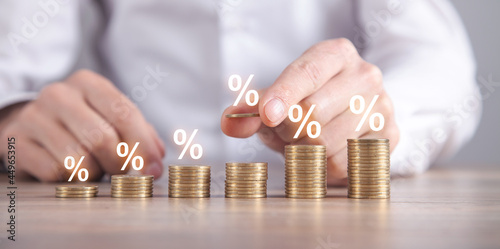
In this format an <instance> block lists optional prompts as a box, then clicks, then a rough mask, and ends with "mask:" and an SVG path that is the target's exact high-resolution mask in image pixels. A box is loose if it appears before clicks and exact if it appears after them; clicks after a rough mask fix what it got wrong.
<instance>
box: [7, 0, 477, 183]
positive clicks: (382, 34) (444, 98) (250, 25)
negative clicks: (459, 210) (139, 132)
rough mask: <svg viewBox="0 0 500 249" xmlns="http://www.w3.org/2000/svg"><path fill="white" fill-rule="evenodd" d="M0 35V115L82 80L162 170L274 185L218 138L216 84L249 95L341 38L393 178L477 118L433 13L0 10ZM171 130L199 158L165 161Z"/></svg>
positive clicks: (281, 7) (151, 0)
mask: <svg viewBox="0 0 500 249" xmlns="http://www.w3.org/2000/svg"><path fill="white" fill-rule="evenodd" d="M0 34H1V35H0V108H3V107H5V106H7V105H9V104H12V103H16V102H19V101H23V100H29V99H32V98H35V97H36V95H37V93H38V92H39V91H40V89H42V88H43V87H44V86H46V85H48V84H50V83H51V82H55V81H61V80H63V79H64V78H65V77H66V76H68V75H69V74H71V73H72V72H74V70H75V69H76V68H81V67H86V68H90V69H93V70H95V71H97V72H99V73H101V74H103V75H104V76H106V77H107V78H109V79H110V80H111V81H112V82H113V83H114V84H116V86H117V87H118V88H119V89H120V90H121V91H123V93H125V94H126V95H127V96H129V98H130V99H131V100H132V101H133V102H134V103H136V104H137V106H138V107H139V108H140V109H141V110H142V112H143V114H144V116H145V117H146V119H147V120H148V121H149V122H151V123H152V124H153V125H154V126H155V128H156V129H157V131H158V133H159V134H160V136H161V137H162V139H163V140H164V141H165V143H166V145H167V156H166V158H165V159H164V163H165V165H168V164H172V163H193V162H195V163H198V164H208V165H211V166H213V167H214V171H213V174H214V176H215V177H218V176H219V177H220V176H221V175H223V169H224V163H225V162H227V161H268V162H269V163H270V169H271V171H273V170H274V171H276V172H275V176H274V179H273V176H272V173H271V176H270V178H271V180H272V181H276V182H283V179H282V178H284V177H283V174H282V172H283V168H284V165H283V159H282V157H281V156H280V155H278V154H277V153H275V152H272V151H270V150H269V149H267V147H265V146H264V145H263V144H262V143H261V142H260V141H259V139H258V138H257V136H253V137H251V138H248V139H235V138H230V137H227V136H225V135H224V134H223V133H222V132H221V130H220V117H221V114H222V111H223V110H224V109H225V108H226V107H227V106H229V105H231V104H232V103H233V101H234V100H235V98H236V93H233V92H231V91H229V89H228V86H227V80H228V77H229V76H230V75H231V74H240V75H242V77H243V79H244V80H245V79H246V77H248V76H249V75H250V74H255V77H254V79H253V81H252V83H251V86H250V87H251V88H253V89H260V88H264V87H267V86H269V85H270V84H272V83H273V82H274V80H275V79H276V78H277V76H278V75H279V74H280V73H281V72H282V70H283V69H284V68H285V67H286V66H287V65H288V64H290V63H291V62H292V61H293V60H295V59H296V58H297V57H299V56H300V55H301V54H302V53H303V52H304V51H305V50H306V49H307V48H309V47H311V46H312V45H313V44H315V43H317V42H320V41H322V40H327V39H333V38H339V37H346V38H348V39H350V40H351V41H352V42H353V43H354V45H356V47H357V48H358V50H359V52H360V54H361V55H362V57H363V58H364V59H365V60H367V61H368V62H370V63H373V64H375V65H377V66H378V67H380V68H381V70H382V71H383V74H384V85H385V89H386V90H387V91H388V93H389V95H390V96H391V98H392V101H393V103H394V106H395V112H396V119H397V123H398V125H399V127H400V130H401V140H400V142H399V145H398V147H397V148H396V150H395V151H394V152H393V153H392V165H391V171H392V173H393V174H413V173H416V172H422V171H424V170H425V169H426V168H427V167H428V166H429V165H431V164H432V163H433V162H434V161H436V160H437V159H439V158H444V157H447V156H449V155H452V154H453V153H454V152H456V151H457V150H458V149H459V148H460V146H461V145H463V144H464V142H465V141H466V140H467V139H468V138H470V137H471V135H472V134H473V132H474V130H475V128H476V126H477V123H478V120H479V117H480V110H481V102H480V98H479V97H478V96H479V95H478V88H477V86H476V84H475V64H474V60H473V55H472V52H471V49H470V45H469V41H468V38H467V35H466V33H465V31H464V27H463V25H462V23H461V21H460V19H459V17H458V15H457V13H456V12H455V10H454V9H453V7H452V6H451V4H450V3H449V2H448V1H444V0H428V1H427V0H425V1H403V0H401V1H399V0H388V1H386V0H293V1H292V0H272V1H269V0H268V1H264V0H251V1H245V0H216V1H206V0H188V1H187V0H170V1H160V0H141V1H136V0H119V1H118V0H104V1H99V2H97V1H93V2H91V1H66V0H64V1H63V0H41V1H38V0H33V1H28V0H23V1H17V0H6V1H1V2H0ZM474 99H475V101H474ZM367 101H369V100H367ZM347 105H348V103H346V107H347ZM457 106H462V107H460V108H462V109H461V110H457ZM178 128H182V129H186V130H187V132H188V134H189V133H190V132H192V131H193V130H194V129H199V132H198V134H197V136H196V138H195V140H194V142H196V143H199V144H201V145H202V146H203V148H204V155H203V157H202V159H200V160H191V159H189V156H185V158H184V159H183V160H178V159H177V157H178V155H179V153H180V151H181V149H182V148H181V147H179V146H177V145H175V144H174V143H173V140H172V136H173V133H174V131H175V130H176V129H178ZM353 129H355V127H353ZM110 156H114V155H110ZM117 167H119V166H117ZM163 179H165V177H164V178H163Z"/></svg>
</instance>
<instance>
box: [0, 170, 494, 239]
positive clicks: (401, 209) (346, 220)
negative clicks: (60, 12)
mask: <svg viewBox="0 0 500 249" xmlns="http://www.w3.org/2000/svg"><path fill="white" fill-rule="evenodd" d="M2 177H3V178H4V179H5V175H4V176H2ZM5 183H6V181H2V184H3V185H1V189H3V190H2V191H4V194H2V199H1V204H0V218H1V224H2V225H1V226H2V228H1V229H0V235H1V236H0V248H324V249H326V248H500V169H488V170H486V169H482V170H472V169H469V170H464V169H460V170H457V169H434V170H431V171H429V172H427V173H425V174H423V175H419V176H416V177H413V178H408V179H393V181H392V184H391V187H392V197H391V199H390V200H354V199H348V198H346V189H345V188H336V189H335V188H332V189H329V190H328V198H326V199H320V200H304V199H286V198H283V190H281V189H275V190H269V195H270V197H268V198H266V199H226V198H224V197H223V196H222V195H221V194H216V195H215V196H214V195H213V197H212V198H206V199H175V198H168V197H167V194H166V193H167V186H166V185H165V184H164V183H161V184H156V185H155V197H154V198H149V199H116V198H111V197H110V185H109V183H100V184H99V185H100V193H99V196H100V197H97V198H92V199H58V198H55V197H54V193H55V190H54V186H55V185H57V184H41V183H18V185H17V186H18V190H17V200H16V207H17V210H16V214H17V216H16V217H17V226H16V232H17V234H16V242H12V241H9V240H7V232H6V230H7V225H6V222H8V220H7V218H6V214H7V206H8V204H7V201H6V195H5V194H6V192H7V189H6V184H5ZM219 193H220V191H219Z"/></svg>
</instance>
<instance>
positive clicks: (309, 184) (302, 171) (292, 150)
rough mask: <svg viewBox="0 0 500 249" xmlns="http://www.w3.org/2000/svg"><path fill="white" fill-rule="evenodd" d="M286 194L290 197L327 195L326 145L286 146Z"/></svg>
mask: <svg viewBox="0 0 500 249" xmlns="http://www.w3.org/2000/svg"><path fill="white" fill-rule="evenodd" d="M285 194H286V197H289V198H324V197H325V196H326V146H323V145H287V146H285Z"/></svg>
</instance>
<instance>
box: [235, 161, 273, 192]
mask: <svg viewBox="0 0 500 249" xmlns="http://www.w3.org/2000/svg"><path fill="white" fill-rule="evenodd" d="M225 192H226V197H228V198H265V197H267V163H226V190H225Z"/></svg>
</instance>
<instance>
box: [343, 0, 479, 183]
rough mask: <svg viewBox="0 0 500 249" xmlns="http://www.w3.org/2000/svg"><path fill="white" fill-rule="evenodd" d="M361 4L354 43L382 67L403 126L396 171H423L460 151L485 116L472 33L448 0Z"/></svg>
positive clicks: (366, 0)
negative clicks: (470, 34)
mask: <svg viewBox="0 0 500 249" xmlns="http://www.w3.org/2000/svg"><path fill="white" fill-rule="evenodd" d="M357 4H358V12H357V13H358V17H357V21H358V24H357V27H356V32H357V34H356V37H355V39H353V42H354V44H355V45H356V46H357V47H358V49H360V51H361V54H362V56H363V57H364V58H365V60H367V61H368V62H370V63H373V64H375V65H377V66H378V67H379V68H380V69H381V70H382V72H383V74H384V85H385V88H386V91H387V92H388V93H389V95H390V96H391V99H392V101H393V104H394V108H395V116H396V122H397V123H398V126H399V129H400V131H401V137H400V141H399V144H398V146H397V147H396V149H395V151H394V152H393V153H392V160H391V164H392V166H391V172H392V173H393V174H396V175H411V174H415V173H419V172H423V171H425V170H426V169H427V168H428V167H429V166H430V165H432V164H433V163H434V162H436V161H437V160H440V159H444V158H447V157H449V156H451V155H453V154H454V153H456V152H457V151H458V149H459V148H460V147H461V146H462V145H463V144H464V143H465V142H466V141H467V140H468V139H470V138H471V136H472V135H473V133H474V131H475V129H476V128H477V125H478V122H479V119H480V114H481V106H482V104H481V102H482V100H481V95H480V93H479V88H478V86H477V84H476V82H475V73H476V72H475V70H476V68H475V61H474V58H473V54H472V51H471V48H470V44H469V40H468V37H467V34H466V32H465V29H464V27H463V24H462V23H461V21H460V18H459V16H458V14H457V13H456V12H455V10H454V8H453V6H452V5H451V4H450V3H449V2H447V1H444V0H428V1H405V0H401V1H396V0H389V1H378V0H377V1H373V0H361V1H358V2H357Z"/></svg>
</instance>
